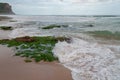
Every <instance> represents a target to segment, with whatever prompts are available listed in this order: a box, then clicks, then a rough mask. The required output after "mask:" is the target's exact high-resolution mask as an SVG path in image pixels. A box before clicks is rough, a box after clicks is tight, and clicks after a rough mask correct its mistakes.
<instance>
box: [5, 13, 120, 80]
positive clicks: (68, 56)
mask: <svg viewBox="0 0 120 80" xmlns="http://www.w3.org/2000/svg"><path fill="white" fill-rule="evenodd" d="M11 17H13V19H14V20H17V22H13V23H12V25H13V26H14V27H15V29H14V30H13V31H12V32H11V34H10V35H9V36H10V37H11V38H15V37H22V36H66V37H70V38H71V42H70V43H67V42H65V41H63V42H58V43H57V44H56V45H55V47H54V49H53V53H54V55H55V56H56V57H58V59H59V61H60V63H61V64H63V65H64V66H65V67H67V68H68V69H70V70H71V74H72V77H73V79H74V80H120V42H119V41H117V42H118V43H117V44H115V43H114V42H110V44H107V43H108V42H109V41H111V40H108V41H106V40H103V39H100V40H99V41H100V42H103V41H104V42H107V43H104V44H103V43H99V42H98V40H97V39H96V38H93V37H92V36H89V35H87V34H84V32H86V31H95V30H99V31H100V30H108V31H112V32H116V31H120V17H119V16H109V17H105V16H20V15H19V16H11ZM51 24H57V25H68V27H66V28H64V27H62V28H53V29H49V30H43V29H42V27H45V26H47V25H51ZM6 25H11V23H10V22H8V23H7V24H6ZM90 25H92V26H90Z"/></svg>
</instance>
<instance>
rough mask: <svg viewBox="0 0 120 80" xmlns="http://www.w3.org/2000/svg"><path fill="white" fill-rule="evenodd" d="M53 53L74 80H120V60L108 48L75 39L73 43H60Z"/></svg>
mask: <svg viewBox="0 0 120 80" xmlns="http://www.w3.org/2000/svg"><path fill="white" fill-rule="evenodd" d="M53 53H54V55H55V56H57V57H58V58H59V61H60V62H61V63H62V64H63V65H64V66H65V67H67V68H69V69H70V70H71V71H72V77H73V79H74V80H119V79H120V59H118V58H117V57H116V55H115V53H114V51H112V50H111V49H110V48H109V47H107V46H104V45H101V44H98V43H90V42H87V41H85V40H82V39H78V38H74V39H73V40H72V42H71V43H67V42H58V43H57V44H56V45H55V48H54V49H53Z"/></svg>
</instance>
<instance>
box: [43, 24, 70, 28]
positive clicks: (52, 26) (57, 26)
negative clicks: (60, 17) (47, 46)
mask: <svg viewBox="0 0 120 80" xmlns="http://www.w3.org/2000/svg"><path fill="white" fill-rule="evenodd" d="M61 27H68V25H55V24H52V25H49V26H46V27H43V28H42V29H53V28H61Z"/></svg>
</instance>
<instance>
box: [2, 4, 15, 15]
mask: <svg viewBox="0 0 120 80" xmlns="http://www.w3.org/2000/svg"><path fill="white" fill-rule="evenodd" d="M0 14H15V13H14V12H13V11H12V7H11V5H9V4H8V3H0Z"/></svg>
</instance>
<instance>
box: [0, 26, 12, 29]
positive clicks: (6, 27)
mask: <svg viewBox="0 0 120 80" xmlns="http://www.w3.org/2000/svg"><path fill="white" fill-rule="evenodd" d="M0 29H1V30H13V28H12V27H11V26H0Z"/></svg>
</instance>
